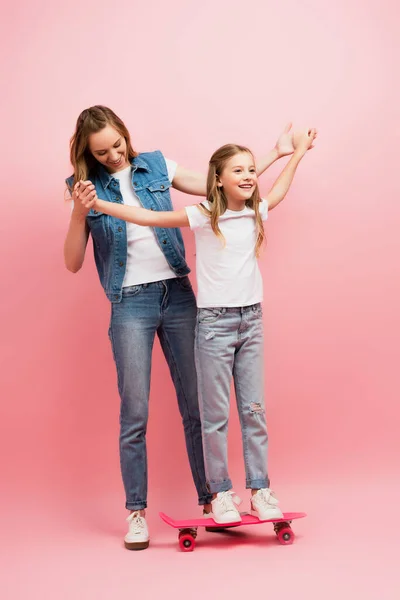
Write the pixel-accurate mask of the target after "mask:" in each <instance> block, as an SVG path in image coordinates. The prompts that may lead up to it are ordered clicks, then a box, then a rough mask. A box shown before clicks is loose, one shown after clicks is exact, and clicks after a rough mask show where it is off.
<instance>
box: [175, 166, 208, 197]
mask: <svg viewBox="0 0 400 600" xmlns="http://www.w3.org/2000/svg"><path fill="white" fill-rule="evenodd" d="M172 187H173V188H175V189H176V190H179V191H180V192H185V194H192V195H193V196H205V195H206V193H207V177H206V175H203V174H202V173H196V171H191V170H190V169H184V167H181V166H180V165H178V167H177V169H176V173H175V176H174V179H173V181H172Z"/></svg>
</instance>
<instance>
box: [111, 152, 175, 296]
mask: <svg viewBox="0 0 400 600" xmlns="http://www.w3.org/2000/svg"><path fill="white" fill-rule="evenodd" d="M165 162H166V165H167V170H168V179H169V181H170V182H171V183H172V180H173V178H174V176H175V173H176V169H177V166H178V165H177V163H176V162H174V161H172V160H168V159H167V158H166V159H165ZM112 176H113V177H114V179H118V181H119V187H120V190H121V196H122V198H123V200H124V204H126V206H142V205H141V204H140V200H139V198H138V197H137V195H136V194H135V191H134V188H133V185H132V174H131V167H127V168H126V169H123V170H122V171H118V172H117V173H113V174H112ZM126 235H127V242H128V255H127V261H126V271H125V277H124V281H123V284H122V287H129V286H131V285H140V284H142V283H151V282H153V281H161V280H162V279H172V278H174V277H176V274H175V273H174V271H173V270H172V269H171V267H170V266H169V264H168V262H167V259H166V258H165V256H164V254H163V252H162V250H161V248H160V246H159V245H158V242H157V238H156V236H155V233H154V231H153V229H152V228H151V227H143V226H141V225H135V224H134V223H126Z"/></svg>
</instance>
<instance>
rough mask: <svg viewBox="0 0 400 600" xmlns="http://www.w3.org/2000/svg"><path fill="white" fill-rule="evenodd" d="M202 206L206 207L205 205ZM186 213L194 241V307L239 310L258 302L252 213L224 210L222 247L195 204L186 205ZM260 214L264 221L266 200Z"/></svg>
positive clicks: (260, 290) (258, 277) (260, 289)
mask: <svg viewBox="0 0 400 600" xmlns="http://www.w3.org/2000/svg"><path fill="white" fill-rule="evenodd" d="M203 205H204V206H205V207H206V208H208V207H209V203H208V202H203ZM186 213H187V216H188V219H189V224H190V229H191V230H192V231H193V232H194V235H195V240H196V271H197V288H198V291H197V306H198V307H199V308H211V307H224V306H225V307H238V306H249V305H251V304H256V303H258V302H261V301H262V299H263V285H262V277H261V273H260V269H259V267H258V261H257V258H256V255H255V245H256V219H255V213H254V210H253V209H251V208H249V207H247V206H246V207H245V208H244V209H243V210H241V211H233V210H229V209H227V210H226V211H225V213H224V214H223V215H222V216H221V217H220V218H219V221H218V225H219V228H220V230H221V233H222V234H223V236H224V238H225V245H224V244H223V241H222V240H221V239H220V238H219V237H217V236H216V235H215V233H214V232H213V230H212V229H211V224H210V218H209V217H208V216H207V215H206V214H204V213H203V212H202V211H201V210H200V209H199V208H198V205H195V206H187V207H186ZM260 215H261V218H262V220H263V221H266V220H267V218H268V203H267V201H266V200H261V203H260Z"/></svg>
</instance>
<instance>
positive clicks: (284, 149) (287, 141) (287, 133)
mask: <svg viewBox="0 0 400 600" xmlns="http://www.w3.org/2000/svg"><path fill="white" fill-rule="evenodd" d="M291 129H292V124H291V123H288V124H287V125H286V127H285V129H284V130H283V131H282V133H281V135H280V136H279V138H278V141H277V142H276V144H275V150H276V152H277V154H278V158H282V156H288V155H289V154H293V152H294V145H293V132H292V131H291Z"/></svg>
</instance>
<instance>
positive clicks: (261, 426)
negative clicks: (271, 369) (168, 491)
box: [195, 304, 269, 493]
mask: <svg viewBox="0 0 400 600" xmlns="http://www.w3.org/2000/svg"><path fill="white" fill-rule="evenodd" d="M195 357H196V367H197V379H198V389H199V402H200V412H201V415H202V427H203V447H204V459H205V467H206V477H207V484H208V489H209V490H210V491H211V492H213V493H218V492H224V491H227V490H230V489H231V488H232V481H231V479H230V477H229V473H228V452H227V450H228V449H227V434H228V419H229V397H230V386H231V381H232V375H233V380H234V384H235V393H236V402H237V408H238V413H239V420H240V425H241V430H242V443H243V455H244V464H245V472H246V487H247V488H252V489H260V488H265V487H269V478H268V475H267V448H268V435H267V426H266V420H265V407H264V383H263V372H264V364H263V324H262V311H261V306H260V304H254V305H252V306H246V307H243V308H199V310H198V316H197V326H196V342H195Z"/></svg>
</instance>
